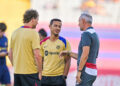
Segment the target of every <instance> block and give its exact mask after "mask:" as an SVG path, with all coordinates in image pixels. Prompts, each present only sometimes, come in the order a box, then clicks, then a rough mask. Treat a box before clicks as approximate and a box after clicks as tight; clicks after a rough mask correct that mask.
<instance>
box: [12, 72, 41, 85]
mask: <svg viewBox="0 0 120 86" xmlns="http://www.w3.org/2000/svg"><path fill="white" fill-rule="evenodd" d="M14 86H41V82H40V80H39V78H38V73H35V74H14Z"/></svg>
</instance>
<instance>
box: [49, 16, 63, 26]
mask: <svg viewBox="0 0 120 86" xmlns="http://www.w3.org/2000/svg"><path fill="white" fill-rule="evenodd" d="M54 21H59V22H62V21H61V20H60V19H57V18H54V19H52V20H51V21H50V25H52V24H53V22H54Z"/></svg>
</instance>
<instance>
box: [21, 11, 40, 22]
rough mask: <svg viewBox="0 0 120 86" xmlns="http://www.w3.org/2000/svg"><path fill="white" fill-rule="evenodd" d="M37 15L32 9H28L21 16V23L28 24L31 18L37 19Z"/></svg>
mask: <svg viewBox="0 0 120 86" xmlns="http://www.w3.org/2000/svg"><path fill="white" fill-rule="evenodd" d="M38 17H39V14H38V12H37V11H36V10H33V9H29V10H27V11H26V12H25V14H24V16H23V22H24V23H28V22H30V21H31V19H32V18H35V19H36V18H38Z"/></svg>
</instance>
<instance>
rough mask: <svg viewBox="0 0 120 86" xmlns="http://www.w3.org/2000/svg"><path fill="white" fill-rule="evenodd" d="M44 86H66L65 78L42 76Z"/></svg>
mask: <svg viewBox="0 0 120 86" xmlns="http://www.w3.org/2000/svg"><path fill="white" fill-rule="evenodd" d="M41 83H42V86H66V80H65V79H64V78H63V76H62V75H61V76H42V80H41Z"/></svg>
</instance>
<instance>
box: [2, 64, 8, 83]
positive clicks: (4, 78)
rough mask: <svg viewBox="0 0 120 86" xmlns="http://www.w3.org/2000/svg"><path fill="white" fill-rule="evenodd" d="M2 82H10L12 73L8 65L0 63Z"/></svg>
mask: <svg viewBox="0 0 120 86" xmlns="http://www.w3.org/2000/svg"><path fill="white" fill-rule="evenodd" d="M0 83H1V84H10V73H9V70H8V68H7V66H6V65H0Z"/></svg>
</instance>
